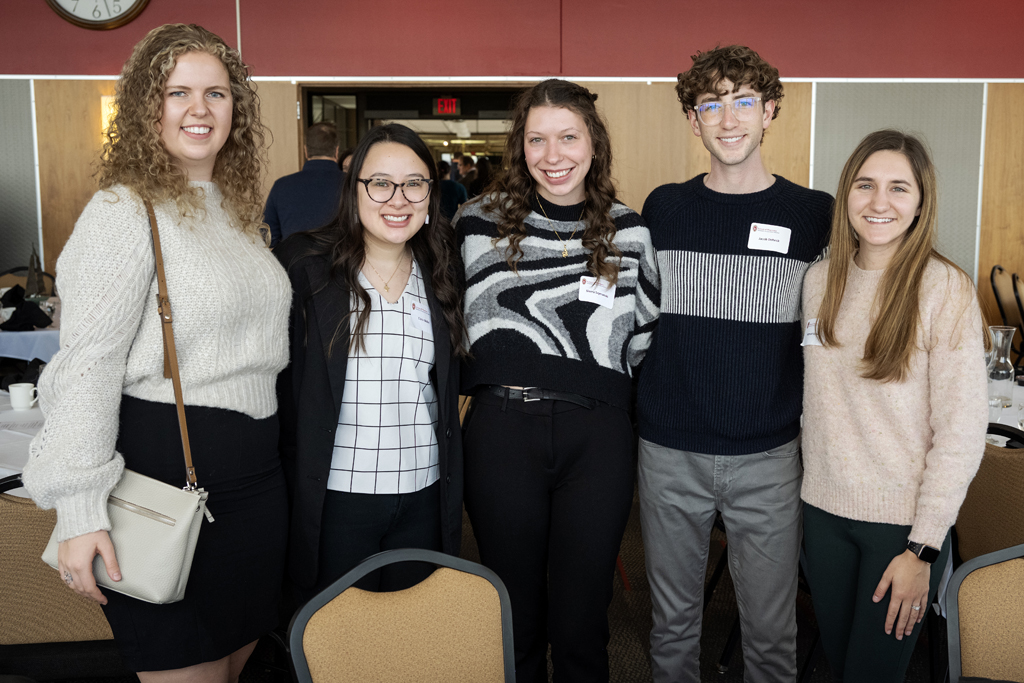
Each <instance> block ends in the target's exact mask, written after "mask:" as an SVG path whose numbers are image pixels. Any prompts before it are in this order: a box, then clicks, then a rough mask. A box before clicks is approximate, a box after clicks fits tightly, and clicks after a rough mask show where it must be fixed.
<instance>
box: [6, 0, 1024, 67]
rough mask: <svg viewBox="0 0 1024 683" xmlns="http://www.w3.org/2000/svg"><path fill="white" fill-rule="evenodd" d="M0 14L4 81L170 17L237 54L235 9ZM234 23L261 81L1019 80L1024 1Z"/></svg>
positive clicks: (681, 5) (514, 11) (512, 6)
mask: <svg viewBox="0 0 1024 683" xmlns="http://www.w3.org/2000/svg"><path fill="white" fill-rule="evenodd" d="M3 5H4V18H3V24H2V26H3V28H2V32H3V40H0V74H60V75H63V74H67V75H73V74H88V75H113V74H117V73H118V72H119V71H120V70H121V66H122V64H123V63H124V61H125V59H127V57H128V55H129V53H130V52H131V48H132V46H133V45H134V44H135V43H136V42H137V41H138V40H139V39H141V38H142V36H144V35H145V33H146V32H147V31H148V30H149V29H150V28H152V27H154V26H158V25H160V24H162V23H166V22H172V21H184V22H196V23H200V24H202V25H204V26H206V27H207V28H209V29H210V30H212V31H214V32H216V33H218V34H220V35H221V36H223V37H224V39H225V40H227V42H228V43H229V44H231V45H234V44H235V30H236V24H235V3H234V2H233V0H150V3H149V6H148V7H147V8H146V10H145V11H144V12H143V13H142V14H141V15H140V16H139V18H137V19H136V20H135V21H134V22H132V23H131V24H128V25H127V26H124V27H121V28H118V29H114V30H113V31H89V30H86V29H81V28H78V27H75V26H72V25H71V24H69V23H67V22H65V21H63V20H62V19H60V18H59V17H57V15H56V14H54V13H53V11H52V10H50V8H49V7H48V6H47V5H46V4H45V3H44V2H43V0H19V1H18V2H13V1H5V2H4V3H3ZM241 26H242V50H243V56H244V58H245V60H246V61H247V62H249V63H250V64H252V65H253V68H254V71H255V74H256V75H257V76H428V77H429V76H438V77H444V76H545V75H568V76H576V77H586V76H597V77H600V76H640V77H642V76H674V75H675V74H676V73H678V72H679V71H682V70H685V69H686V68H688V67H689V65H690V58H689V57H690V55H691V54H693V53H694V52H695V51H696V50H698V49H702V50H703V49H708V48H711V47H714V46H715V45H716V44H722V45H725V44H729V43H745V44H748V45H750V46H752V47H754V48H755V49H757V50H758V51H759V52H760V53H761V54H762V55H763V56H764V57H765V58H767V59H768V60H769V61H771V62H772V63H773V64H775V65H776V66H778V67H779V69H780V71H781V72H782V74H783V76H788V77H819V78H820V77H850V78H864V77H887V78H900V77H910V78H913V77H920V78H1024V50H1020V49H1019V48H1020V45H1021V39H1020V30H1021V27H1022V26H1024V2H1022V1H1021V0H990V2H988V3H985V4H984V5H977V4H970V3H966V2H962V0H904V2H902V3H897V2H892V1H891V0H887V1H886V2H879V1H878V0H860V1H859V2H847V1H844V0H775V1H771V2H766V1H765V0H642V1H630V0H519V1H518V2H515V3H513V2H508V0H420V1H419V2H405V3H391V4H387V3H385V4H381V3H379V2H366V1H365V0H340V1H339V0H334V1H332V0H305V1H304V2H302V3H283V2H280V0H241Z"/></svg>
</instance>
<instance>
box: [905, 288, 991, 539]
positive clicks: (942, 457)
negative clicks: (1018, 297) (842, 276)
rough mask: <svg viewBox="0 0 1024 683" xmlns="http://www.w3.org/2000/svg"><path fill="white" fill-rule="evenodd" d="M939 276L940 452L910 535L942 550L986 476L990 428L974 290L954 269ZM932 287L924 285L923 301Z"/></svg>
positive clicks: (935, 451)
mask: <svg viewBox="0 0 1024 683" xmlns="http://www.w3.org/2000/svg"><path fill="white" fill-rule="evenodd" d="M938 271H939V272H938V273H937V277H936V278H935V279H934V283H935V284H934V287H933V288H931V289H932V291H931V297H930V298H931V299H932V301H935V302H936V303H935V305H934V309H933V314H932V317H931V320H930V329H929V337H927V338H926V343H927V344H928V345H929V348H928V387H929V389H928V391H929V402H930V404H931V417H930V424H931V428H932V446H931V449H930V450H929V451H928V453H927V454H926V455H925V467H924V473H923V475H922V480H921V487H920V490H919V493H918V498H917V506H916V511H915V515H914V524H913V528H912V530H911V532H910V540H913V541H916V542H918V543H924V544H926V545H930V546H932V547H935V548H938V547H940V546H941V544H942V541H943V539H944V538H945V536H946V532H947V531H948V530H949V528H950V527H951V526H952V525H953V523H954V522H955V521H956V516H957V513H958V512H959V510H960V505H961V504H962V503H963V501H964V497H965V496H966V495H967V487H968V486H969V485H970V483H971V480H972V479H973V478H974V475H975V473H976V472H977V471H978V465H979V464H980V463H981V458H982V456H983V455H984V453H985V430H986V429H987V426H988V412H987V410H988V404H987V394H988V389H987V378H986V376H985V363H984V337H983V335H984V333H985V328H984V325H983V323H982V318H981V309H980V308H979V306H978V301H977V297H976V296H975V291H974V286H973V284H972V283H971V282H970V281H968V280H967V278H966V276H964V275H962V274H961V273H959V272H957V271H955V270H954V269H952V268H940V269H938ZM927 284H928V282H927V280H926V281H925V282H923V283H922V291H921V294H922V298H923V297H924V296H926V290H925V287H926V286H927ZM922 313H924V311H922ZM925 324H927V322H926V323H925Z"/></svg>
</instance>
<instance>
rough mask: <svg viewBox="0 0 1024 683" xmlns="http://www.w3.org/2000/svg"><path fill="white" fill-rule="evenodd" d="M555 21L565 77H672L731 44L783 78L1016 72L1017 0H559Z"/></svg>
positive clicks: (1022, 5)
mask: <svg viewBox="0 0 1024 683" xmlns="http://www.w3.org/2000/svg"><path fill="white" fill-rule="evenodd" d="M562 26H563V30H562V55H563V59H562V70H563V73H565V74H568V75H572V76H675V75H676V74H677V73H679V72H680V71H685V70H686V69H688V68H689V67H690V64H691V61H690V55H692V54H694V53H695V52H696V51H697V50H708V49H710V48H713V47H715V45H730V44H735V43H739V44H743V45H749V46H751V47H753V48H754V49H755V50H757V51H758V52H759V53H760V54H761V56H762V57H764V58H765V59H767V60H768V61H769V62H771V63H772V64H773V65H775V66H776V67H778V69H779V71H780V73H781V74H782V75H783V76H786V77H818V78H822V77H842V78H1022V77H1024V51H1022V50H1021V49H1020V46H1021V37H1020V36H1021V29H1022V27H1024V2H1021V0H990V1H989V2H987V3H984V4H974V3H967V2H963V1H962V0H905V1H904V2H891V1H888V0H887V1H886V2H878V1H877V0H860V1H858V2H846V1H840V0H777V1H774V2H764V1H762V0H708V1H703V0H701V1H694V0H688V1H686V2H680V0H645V1H644V2H640V3H638V2H628V1H624V0H607V1H605V2H593V1H592V0H562Z"/></svg>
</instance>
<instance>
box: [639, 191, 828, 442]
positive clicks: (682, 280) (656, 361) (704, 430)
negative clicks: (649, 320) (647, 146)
mask: <svg viewBox="0 0 1024 683" xmlns="http://www.w3.org/2000/svg"><path fill="white" fill-rule="evenodd" d="M831 215H832V197H831V196H830V195H829V194H827V193H825V192H820V191H817V190H808V189H806V188H804V187H800V186H799V185H795V184H794V183H791V182H789V181H788V180H786V179H785V178H782V177H779V176H775V182H774V183H773V184H772V186H771V187H769V188H768V189H766V190H763V191H761V192H755V193H752V194H738V195H737V194H722V193H720V192H715V191H713V190H710V189H708V188H707V187H706V186H705V185H704V175H700V176H697V177H696V178H694V179H692V180H690V181H689V182H686V183H681V184H672V185H663V186H661V187H659V188H658V189H656V190H654V192H652V193H651V194H650V196H649V197H648V198H647V202H646V203H645V204H644V210H643V218H644V221H645V222H646V223H647V225H648V226H649V228H650V231H651V239H652V241H653V242H654V247H655V249H656V250H657V252H658V269H659V271H660V273H661V319H660V321H659V324H658V329H657V330H656V331H655V334H654V340H653V342H652V344H651V348H650V350H649V351H648V353H647V359H646V361H645V363H644V369H643V373H642V374H641V377H640V384H639V389H638V397H637V418H638V420H639V427H640V436H642V437H643V438H644V439H646V440H648V441H651V442H653V443H656V444H659V445H662V446H667V447H669V448H675V449H678V450H684V451H692V452H696V453H707V454H712V455H741V454H745V453H757V452H760V451H765V450H768V449H771V448H775V447H776V446H781V445H782V444H784V443H786V442H788V441H791V440H792V439H794V438H796V436H797V434H798V433H799V432H800V412H801V408H802V406H801V401H802V397H803V356H802V355H801V349H800V340H801V330H800V290H801V286H802V283H803V278H804V274H805V273H806V272H807V269H808V267H809V266H810V264H811V263H813V262H814V261H816V260H818V259H819V258H821V256H822V254H823V252H824V250H825V248H826V247H827V245H828V233H829V225H830V221H831ZM753 223H759V224H765V225H769V226H781V227H784V228H788V229H790V230H791V231H792V232H791V235H790V242H789V249H788V251H787V252H786V253H778V252H775V251H767V250H761V249H751V248H748V246H747V244H748V239H749V238H750V235H751V227H752V224H753Z"/></svg>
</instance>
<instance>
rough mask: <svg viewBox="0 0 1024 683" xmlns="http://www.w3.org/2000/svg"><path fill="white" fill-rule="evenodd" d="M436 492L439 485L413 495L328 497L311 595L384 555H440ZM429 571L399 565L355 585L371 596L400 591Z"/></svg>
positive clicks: (411, 564) (424, 567)
mask: <svg viewBox="0 0 1024 683" xmlns="http://www.w3.org/2000/svg"><path fill="white" fill-rule="evenodd" d="M440 491H441V485H440V484H439V483H438V482H434V483H433V484H431V485H430V486H428V487H426V488H425V489H421V490H419V491H416V492H414V493H378V494H373V493H342V492H340V491H327V496H326V497H325V498H324V512H323V521H322V522H321V526H320V571H319V575H318V577H317V586H316V590H315V591H314V592H313V595H315V594H316V593H317V592H319V591H321V590H323V589H324V588H326V587H327V586H329V585H330V584H332V583H334V581H336V580H337V579H340V578H341V577H342V576H343V575H344V574H346V573H347V572H348V571H349V570H351V569H354V568H355V566H356V565H357V564H359V563H360V562H362V561H363V560H365V559H366V558H367V557H370V556H371V555H376V554H377V553H379V552H382V551H384V550H395V549H398V548H422V549H425V550H441V501H440V497H439V496H440ZM433 571H434V566H433V565H431V564H426V563H423V562H399V563H398V564H392V565H388V566H387V567H383V568H381V569H378V570H376V571H374V572H371V573H369V574H367V575H366V576H364V577H363V578H362V579H360V580H359V581H357V582H356V584H355V585H356V587H357V588H361V589H363V590H368V591H374V592H380V591H397V590H403V589H406V588H409V587H411V586H415V585H416V584H417V583H419V582H420V581H422V580H423V579H425V578H427V577H428V576H430V574H431V573H432V572H433ZM309 597H312V595H310V596H309Z"/></svg>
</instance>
